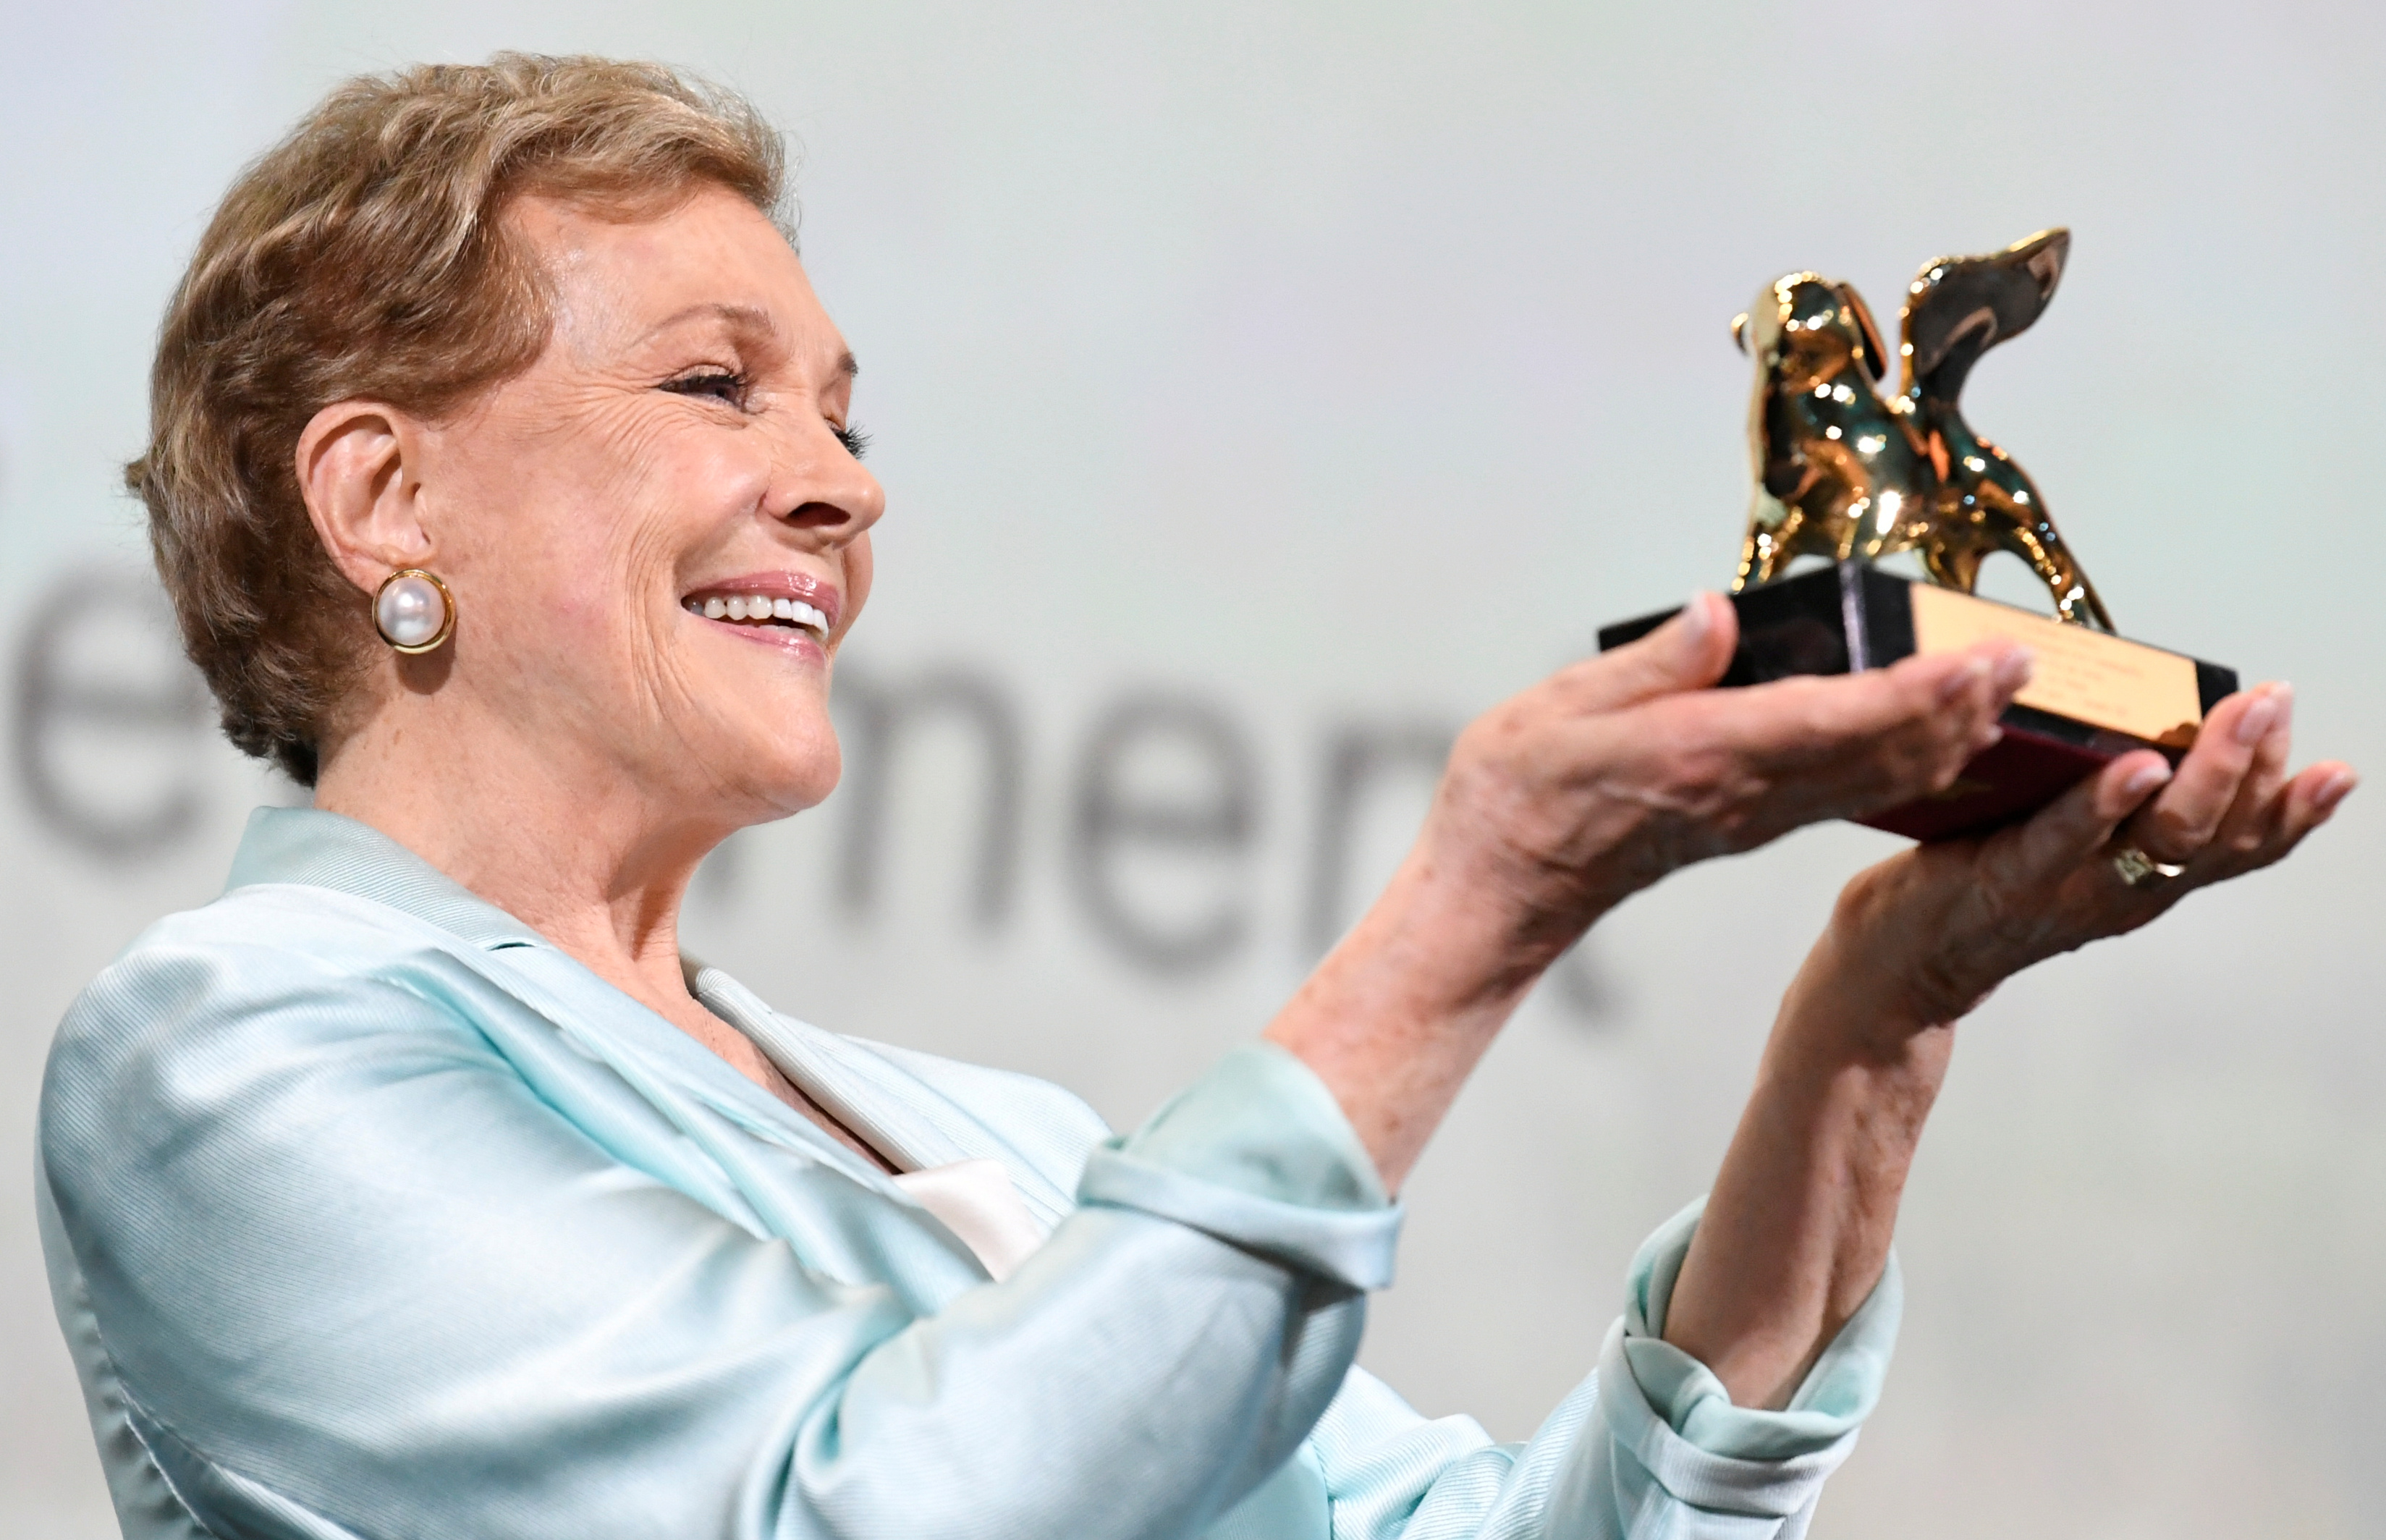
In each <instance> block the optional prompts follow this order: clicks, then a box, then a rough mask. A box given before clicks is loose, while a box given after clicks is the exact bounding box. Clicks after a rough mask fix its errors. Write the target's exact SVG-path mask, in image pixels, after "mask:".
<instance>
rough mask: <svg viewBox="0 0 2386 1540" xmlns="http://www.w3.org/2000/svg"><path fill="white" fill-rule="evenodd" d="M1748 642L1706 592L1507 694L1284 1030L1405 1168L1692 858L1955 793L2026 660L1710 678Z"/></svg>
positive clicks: (1378, 1148) (1990, 651) (1981, 656)
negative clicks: (1492, 1058)
mask: <svg viewBox="0 0 2386 1540" xmlns="http://www.w3.org/2000/svg"><path fill="white" fill-rule="evenodd" d="M1738 638H1739V633H1738V624H1737V618H1736V616H1735V613H1734V611H1733V609H1732V607H1731V606H1730V605H1729V604H1728V603H1727V601H1725V600H1724V599H1723V598H1721V597H1720V596H1718V595H1699V596H1698V597H1697V598H1695V599H1693V600H1692V601H1691V602H1690V603H1689V605H1688V606H1686V607H1684V609H1683V610H1682V612H1681V613H1680V614H1679V615H1677V616H1676V617H1675V618H1674V619H1673V620H1670V621H1668V622H1666V623H1665V624H1664V625H1663V626H1661V627H1659V628H1658V629H1657V630H1656V631H1654V632H1651V633H1650V634H1649V635H1648V636H1646V637H1643V638H1642V639H1641V640H1639V641H1638V642H1635V643H1632V644H1631V645H1627V646H1624V647H1619V648H1617V649H1616V650H1614V652H1610V653H1606V654H1603V655H1601V657H1595V658H1590V659H1587V660H1585V661H1584V662H1581V663H1577V664H1575V665H1573V666H1572V667H1570V668H1567V669H1564V670H1561V671H1560V672H1558V673H1557V674H1555V675H1552V676H1551V678H1549V679H1548V680H1545V681H1543V682H1541V683H1539V684H1538V685H1536V686H1534V687H1533V688H1532V689H1530V690H1527V691H1526V692H1525V693H1524V694H1522V695H1517V696H1515V697H1513V699H1510V700H1508V701H1506V702H1503V703H1502V704H1501V705H1500V706H1497V707H1493V708H1492V709H1491V710H1490V711H1488V712H1487V713H1486V714H1485V715H1484V716H1483V717H1481V718H1480V719H1478V720H1476V722H1474V723H1473V724H1472V725H1471V726H1469V727H1468V728H1467V729H1466V731H1465V732H1463V733H1462V734H1460V736H1459V739H1458V743H1457V745H1456V746H1455V747H1454V749H1453V750H1452V752H1451V755H1450V765H1449V768H1448V769H1447V770H1446V771H1445V772H1444V774H1443V777H1442V783H1441V787H1440V790H1439V791H1438V793H1437V795H1436V796H1435V800H1434V807H1433V810H1432V812H1431V813H1430V814H1429V815H1428V816H1427V818H1426V820H1425V829H1424V831H1423V832H1422V833H1421V834H1420V835H1419V837H1418V840H1417V843H1416V845H1415V846H1414V847H1413V849H1412V850H1411V851H1410V853H1409V857H1408V858H1407V860H1405V861H1404V862H1403V863H1402V864H1401V867H1400V871H1399V872H1398V873H1397V874H1396V875H1395V876H1394V877H1393V879H1392V882H1391V883H1390V885H1389V886H1388V888H1387V889H1386V890H1385V892H1384V895H1382V897H1381V898H1380V899H1378V900H1377V902H1376V903H1375V906H1374V907H1373V908H1370V909H1369V911H1368V912H1367V914H1366V916H1365V917H1364V918H1363V919H1362V920H1360V922H1359V924H1358V925H1357V926H1355V927H1354V928H1353V929H1352V930H1351V932H1350V934H1349V935H1348V936H1346V937H1345V938H1344V939H1343V941H1342V942H1341V944H1340V945H1337V946H1336V948H1335V949H1334V951H1333V953H1332V954H1331V955H1329V956H1328V957H1327V958H1326V959H1325V962H1324V963H1322V964H1321V965H1320V966H1319V968H1318V970H1317V971H1316V972H1315V973H1314V974H1312V976H1311V978H1310V980H1309V982H1308V983H1306V984H1304V985H1303V986H1302V988H1301V990H1300V993H1299V994H1298V995H1295V997H1294V998H1293V1000H1292V1002H1291V1003H1290V1004H1289V1005H1287V1007H1286V1008H1285V1010H1284V1012H1283V1013H1282V1014H1281V1015H1280V1016H1278V1018H1277V1019H1276V1020H1275V1023H1274V1024H1273V1025H1272V1026H1271V1027H1270V1028H1269V1030H1268V1036H1269V1037H1270V1038H1271V1039H1272V1040H1274V1041H1275V1042H1276V1043H1277V1044H1279V1045H1282V1046H1284V1047H1286V1048H1288V1049H1290V1050H1291V1051H1292V1052H1294V1053H1295V1054H1298V1055H1299V1056H1300V1058H1303V1059H1304V1060H1306V1061H1307V1062H1308V1063H1309V1065H1310V1067H1311V1068H1312V1069H1313V1070H1316V1071H1317V1072H1318V1074H1319V1075H1320V1076H1321V1077H1322V1078H1323V1079H1324V1080H1325V1083H1327V1085H1328V1086H1330V1087H1331V1088H1332V1089H1333V1090H1334V1092H1335V1094H1336V1096H1337V1097H1339V1098H1340V1100H1341V1102H1342V1106H1343V1108H1344V1110H1345V1111H1346V1112H1347V1113H1348V1114H1349V1115H1350V1119H1351V1122H1352V1124H1353V1126H1354V1127H1356V1128H1357V1130H1358V1131H1359V1133H1360V1137H1361V1138H1362V1139H1363V1141H1365V1142H1366V1144H1367V1146H1368V1147H1369V1149H1370V1151H1371V1152H1372V1153H1373V1154H1374V1155H1375V1160H1376V1164H1377V1166H1378V1168H1379V1169H1380V1170H1381V1171H1383V1173H1384V1176H1385V1178H1386V1181H1387V1183H1389V1184H1392V1185H1397V1184H1398V1183H1399V1181H1400V1179H1401V1177H1403V1176H1404V1175H1405V1174H1406V1172H1407V1171H1408V1168H1409V1166H1410V1165H1411V1164H1412V1163H1413V1161H1414V1159H1415V1158H1416V1155H1417V1153H1418V1151H1419V1150H1421V1149H1422V1148H1423V1147H1424V1145H1425V1139H1426V1138H1427V1137H1428V1136H1429V1135H1430V1134H1431V1133H1432V1131H1433V1129H1434V1127H1435V1126H1437V1125H1438V1123H1439V1122H1440V1121H1441V1116H1442V1114H1443V1113H1444V1112H1445V1111H1446V1110H1447V1109H1448V1108H1449V1105H1450V1100H1451V1099H1452V1098H1453V1097H1454V1096H1456V1095H1457V1091H1458V1087H1459V1086H1460V1085H1461V1084H1462V1083H1463V1082H1464V1080H1465V1077H1466V1075H1467V1073H1468V1071H1469V1070H1472V1069H1473V1067H1474V1064H1475V1061H1476V1058H1479V1057H1480V1056H1481V1054H1482V1052H1483V1049H1484V1048H1485V1047H1486V1046H1488V1044H1489V1041H1490V1039H1491V1037H1492V1036H1493V1035H1494V1034H1495V1033H1497V1032H1498V1030H1499V1027H1500V1025H1501V1022H1503V1021H1504V1020H1506V1019H1507V1016H1508V1014H1509V1012H1510V1011H1512V1010H1513V1008H1514V1006H1515V1004H1516V1002H1517V1000H1519V999H1520V998H1522V996H1523V995H1524V992H1525V990H1526V988H1528V987H1529V986H1530V985H1531V984H1532V983H1533V981H1534V980H1535V979H1537V978H1538V977H1539V975H1540V973H1541V972H1542V970H1545V969H1546V968H1547V967H1548V966H1549V965H1550V963H1551V962H1552V961H1554V960H1555V959H1556V958H1557V957H1558V956H1559V954H1561V953H1562V952H1563V951H1564V950H1565V948H1566V947H1567V946H1569V945H1572V944H1573V943H1574V942H1575V940H1576V938H1577V937H1579V936H1580V935H1581V934H1582V933H1583V931H1584V929H1585V928H1586V927H1588V926H1589V924H1590V922H1591V921H1592V920H1596V919H1597V918H1598V917H1599V916H1600V915H1601V913H1603V912H1604V911H1605V910H1607V909H1608V908H1613V907H1614V905H1615V904H1616V903H1618V902H1620V901H1621V900H1622V899H1624V898H1625V897H1626V896H1627V895H1630V894H1632V893H1634V892H1637V891H1638V890H1639V889H1641V888H1644V887H1647V886H1648V885H1649V884H1651V883H1654V882H1656V881H1657V880H1658V879H1659V878H1661V877H1663V876H1664V875H1665V874H1666V873H1667V872H1669V871H1672V870H1676V869H1677V868H1679V867H1683V866H1687V865H1689V864H1690V863H1691V862H1693V861H1699V860H1703V859H1705V858H1708V857H1711V856H1720V855H1727V854H1731V853H1733V852H1736V851H1742V850H1748V849H1751V848H1752V847H1754V846H1756V845H1763V844H1764V843H1765V842H1766V841H1768V840H1771V839H1773V838H1775V837H1777V836H1778V835H1780V834H1783V833H1788V832H1789V830H1791V829H1795V828H1798V827H1800V826H1802V825H1803V824H1808V823H1814V822H1817V821H1820V820H1825V819H1831V818H1846V817H1861V816H1863V815H1864V814H1865V813H1868V812H1876V811H1880V810H1884V809H1886V808H1892V807H1895V806H1897V805H1898V804H1900V803H1903V802H1906V801H1909V800H1911V799H1913V798H1915V797H1917V796H1925V795H1930V794H1931V793H1933V792H1937V791H1941V790H1943V789H1945V788H1946V787H1947V786H1948V785H1949V784H1950V783H1952V782H1953V780H1954V778H1955V774H1956V772H1957V771H1958V770H1961V769H1962V768H1963V766H1964V764H1965V761H1967V760H1968V759H1970V758H1971V757H1972V756H1973V755H1975V754H1977V753H1978V752H1979V751H1980V750H1981V749H1982V748H1985V747H1986V746H1988V745H1990V744H1991V743H1993V742H1995V740H1996V735H1997V727H1996V720H1997V717H1998V714H1999V713H2000V712H2002V711H2003V709H2004V707H2005V706H2006V704H2007V703H2008V702H2009V701H2010V700H2011V699H2012V698H2013V695H2014V692H2015V691H2016V690H2018V689H2019V688H2021V686H2022V684H2023V683H2024V682H2027V680H2028V677H2029V661H2028V654H2027V653H2026V652H2024V651H2023V650H2022V649H2021V648H2019V647H2016V646H2014V645H2010V644H1991V645H1984V646H1982V647H1980V648H1978V649H1976V650H1973V651H1970V652H1965V653H1953V654H1943V655H1939V656H1935V657H1909V658H1906V659H1904V660H1903V661H1901V662H1899V663H1898V664H1896V665H1895V666H1894V667H1892V668H1889V669H1881V670H1867V671H1865V672H1863V673H1857V674H1848V675H1840V676H1835V677H1830V678H1813V677H1802V678H1795V679H1787V680H1781V681H1777V682H1773V683H1769V684H1761V685H1755V686H1752V687H1750V688H1747V689H1734V690H1710V689H1708V688H1706V686H1708V685H1711V684H1713V683H1714V682H1715V681H1716V680H1717V679H1719V678H1721V677H1722V675H1723V672H1724V670H1725V669H1726V668H1727V667H1728V666H1729V664H1730V661H1731V655H1732V649H1733V647H1734V645H1736V644H1737V642H1738Z"/></svg>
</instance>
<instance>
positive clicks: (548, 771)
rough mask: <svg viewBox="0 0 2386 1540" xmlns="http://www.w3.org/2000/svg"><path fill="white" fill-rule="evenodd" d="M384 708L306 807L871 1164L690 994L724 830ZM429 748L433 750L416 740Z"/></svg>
mask: <svg viewBox="0 0 2386 1540" xmlns="http://www.w3.org/2000/svg"><path fill="white" fill-rule="evenodd" d="M405 714H406V713H405V712H404V711H403V708H401V710H400V711H399V712H393V713H383V714H379V715H378V716H377V717H376V720H373V721H371V722H368V723H367V724H365V725H364V726H362V727H361V728H359V729H358V731H357V732H355V733H353V734H351V735H350V736H349V737H347V738H346V739H344V740H343V741H342V742H341V743H339V744H338V745H336V747H335V748H334V749H333V751H332V752H330V753H328V754H327V755H326V756H325V757H324V761H323V768H322V772H321V774H320V776H319V777H318V778H317V780H316V783H315V806H316V807H318V808H321V809H322V810H323V811H325V812H332V813H339V814H342V815H343V816H345V817H347V818H352V819H355V820H357V821H358V822H359V823H364V824H369V825H370V826H371V827H372V828H374V829H376V830H378V831H380V832H381V833H383V834H386V835H388V836H389V837H390V838H391V839H394V840H396V842H397V843H398V844H400V845H404V846H406V847H407V848H408V850H411V851H413V852H414V853H415V854H416V855H418V856H420V857H421V858H423V859H424V860H425V861H428V862H429V863H431V865H433V867H436V868H437V869H438V870H441V871H443V872H445V873H446V875H447V876H449V877H451V878H453V879H454V880H455V881H456V882H457V883H460V884H461V885H462V886H464V887H465V888H467V889H469V890H471V892H472V893H473V894H475V895H478V896H480V897H482V898H484V899H486V900H488V901H489V902H490V903H492V904H494V905H496V907H497V908H501V909H503V910H505V911H506V912H507V913H508V914H509V915H512V916H513V917H514V918H515V919H516V920H521V922H522V923H524V924H526V925H528V926H530V927H531V928H532V929H534V930H535V931H537V932H538V933H539V934H541V935H543V936H545V937H546V938H547V939H548V940H549V941H552V942H553V943H555V945H557V946H559V947H560V948H562V950H563V951H564V952H566V953H568V954H569V955H571V957H572V958H575V959H577V960H578V961H579V962H580V963H581V964H582V965H583V966H584V967H585V968H587V969H588V970H589V971H590V972H592V973H595V974H596V975H597V977H598V978H600V979H603V980H604V981H605V982H606V983H609V984H611V985H612V986H613V987H614V988H616V989H619V990H620V991H622V993H623V994H625V995H629V996H630V997H631V998H632V999H634V1000H636V1001H637V1002H638V1003H639V1004H641V1005H644V1006H645V1007H647V1008H648V1009H650V1010H652V1011H654V1012H655V1013H656V1014H657V1015H659V1016H660V1017H662V1018H663V1019H664V1020H668V1021H670V1022H671V1023H672V1025H674V1026H676V1027H678V1028H679V1029H680V1030H681V1031H682V1032H684V1033H687V1034H688V1035H689V1036H690V1037H693V1038H695V1039H696V1040H697V1042H698V1043H700V1044H702V1045H704V1046H705V1047H707V1048H710V1050H711V1051H712V1052H713V1053H714V1054H715V1055H717V1056H718V1057H719V1058H722V1060H723V1061H725V1062H726V1063H727V1064H728V1065H729V1066H730V1068H732V1069H734V1070H736V1071H737V1072H738V1073H739V1074H741V1075H743V1076H745V1077H746V1078H747V1080H749V1081H752V1082H753V1083H755V1084H757V1085H759V1086H760V1087H761V1088H762V1089H764V1090H765V1091H768V1092H770V1093H771V1095H772V1096H776V1097H777V1098H778V1099H779V1100H780V1101H782V1102H784V1103H785V1104H786V1105H787V1106H789V1107H791V1108H795V1109H796V1110H797V1112H800V1113H801V1114H803V1115H804V1116H805V1117H806V1118H808V1119H810V1121H812V1122H814V1123H815V1124H817V1125H819V1126H820V1127H821V1128H822V1129H823V1130H824V1131H825V1132H826V1133H828V1134H829V1135H830V1136H831V1137H833V1138H835V1139H836V1140H837V1141H838V1142H839V1143H841V1144H843V1145H845V1146H847V1147H848V1148H849V1149H851V1150H853V1151H855V1152H856V1153H857V1154H859V1155H860V1156H861V1157H863V1158H865V1159H867V1160H869V1161H871V1162H872V1163H873V1164H874V1165H876V1166H878V1167H879V1168H881V1169H882V1170H886V1171H892V1170H894V1167H893V1166H892V1164H891V1163H889V1162H888V1161H887V1159H886V1158H885V1156H883V1155H881V1154H880V1153H879V1152H878V1151H877V1150H876V1149H874V1148H873V1147H872V1146H870V1145H869V1144H867V1143H866V1142H864V1141H863V1140H862V1139H861V1138H860V1137H859V1136H858V1135H857V1134H855V1133H853V1131H852V1130H850V1129H848V1128H847V1127H845V1125H843V1124H842V1123H840V1122H838V1121H836V1120H835V1118H834V1117H833V1116H831V1115H830V1114H829V1113H828V1111H827V1110H826V1109H825V1108H822V1107H821V1106H820V1105H819V1104H818V1103H817V1102H814V1101H813V1100H812V1099H811V1098H810V1096H806V1095H805V1094H804V1092H803V1091H802V1089H801V1088H800V1087H798V1086H797V1085H795V1084H794V1083H792V1082H790V1081H789V1080H788V1079H787V1078H786V1076H785V1074H783V1073H781V1072H780V1070H779V1069H778V1067H777V1066H776V1065H774V1064H772V1062H771V1060H770V1059H769V1058H768V1057H767V1056H765V1055H764V1054H763V1053H762V1051H761V1049H760V1048H759V1047H757V1046H756V1045H754V1043H753V1041H752V1040H751V1039H749V1038H747V1036H746V1035H745V1034H744V1033H740V1032H738V1031H737V1030H736V1029H735V1028H734V1027H732V1026H730V1025H729V1023H727V1022H726V1021H724V1020H722V1019H721V1018H719V1017H718V1016H715V1015H714V1014H713V1013H712V1012H711V1011H710V1009H708V1008H706V1007H705V1006H704V1005H703V1004H702V1003H701V1002H700V1001H698V1000H697V999H696V998H695V997H694V995H691V994H690V993H689V992H688V987H687V981H686V977H685V975H684V973H683V972H682V970H681V963H680V955H679V910H680V904H681V901H682V900H683V899H684V897H685V896H686V895H687V887H688V883H689V882H690V880H691V879H693V878H694V876H695V875H696V868H697V863H698V862H700V861H701V860H703V859H704V858H705V856H706V854H707V853H708V852H710V850H711V849H712V848H713V847H714V846H715V845H719V844H720V842H721V841H722V839H723V838H724V837H726V836H727V834H728V833H731V829H730V828H729V827H728V826H726V825H725V824H724V825H722V826H718V827H715V826H710V825H706V824H701V823H696V822H693V821H691V820H685V819H684V818H683V819H677V820H674V819H672V818H670V817H668V816H659V813H661V812H662V811H663V810H664V809H666V808H668V806H669V804H670V803H671V802H672V801H673V800H675V799H672V798H669V797H664V796H659V795H655V794H654V792H653V791H652V790H651V789H650V788H647V787H643V786H635V785H634V784H633V783H632V781H631V778H629V777H627V776H625V775H624V774H623V773H622V770H621V769H620V767H618V766H614V765H609V764H604V765H597V764H586V763H581V762H578V761H577V760H576V759H575V757H573V756H572V755H571V753H570V752H569V751H568V750H563V749H560V748H559V749H558V750H557V751H556V752H554V753H552V754H549V753H545V752H542V753H541V754H540V755H539V756H538V757H536V758H535V760H532V759H530V758H528V757H525V756H524V755H522V754H521V752H520V751H519V750H518V749H517V748H516V746H515V745H518V744H520V742H521V737H520V736H519V735H518V734H512V733H498V734H476V733H443V732H425V731H423V726H424V724H422V723H421V722H420V721H418V722H415V723H413V724H411V726H410V727H401V726H397V725H394V724H393V723H392V721H391V720H390V718H391V717H394V716H403V715H405ZM431 744H437V745H441V747H440V749H439V751H438V752H436V753H426V752H425V751H424V750H423V749H422V748H421V746H419V745H431Z"/></svg>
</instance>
